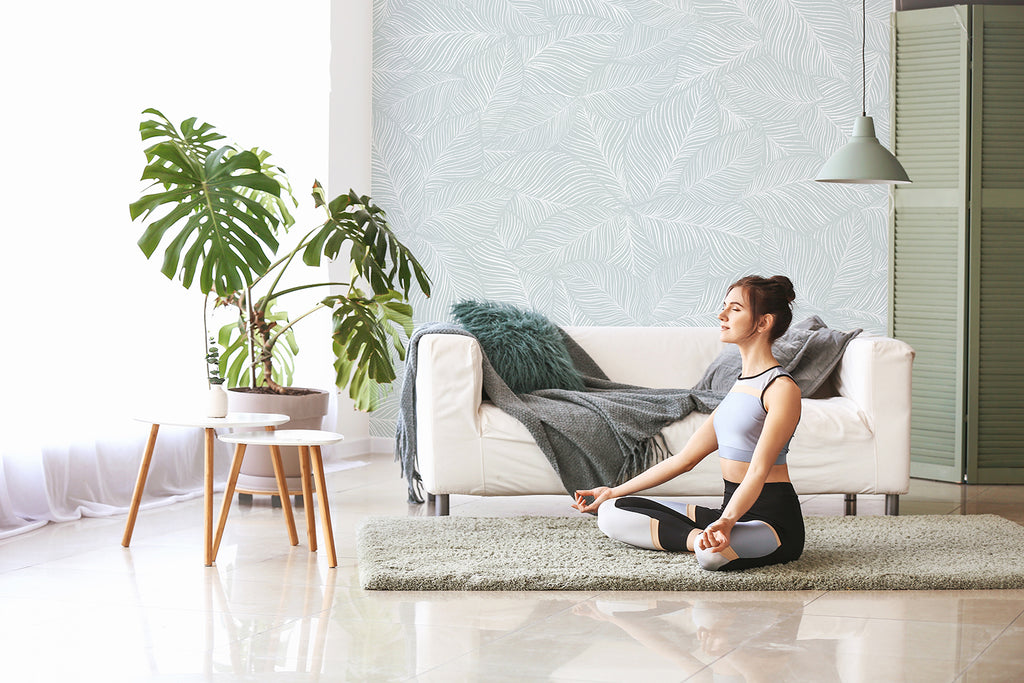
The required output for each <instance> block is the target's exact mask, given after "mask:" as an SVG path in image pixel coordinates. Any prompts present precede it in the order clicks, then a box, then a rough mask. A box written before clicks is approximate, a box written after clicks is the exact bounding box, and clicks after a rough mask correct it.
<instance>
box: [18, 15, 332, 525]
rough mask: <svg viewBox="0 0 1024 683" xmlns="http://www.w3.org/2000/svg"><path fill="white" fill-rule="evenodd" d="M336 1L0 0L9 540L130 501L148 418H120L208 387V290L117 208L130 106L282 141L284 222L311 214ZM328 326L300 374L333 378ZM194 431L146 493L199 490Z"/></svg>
mask: <svg viewBox="0 0 1024 683" xmlns="http://www.w3.org/2000/svg"><path fill="white" fill-rule="evenodd" d="M329 12H330V4H329V2H328V0H303V1H301V2H291V3H281V2H271V1H269V0H180V1H179V2H176V3H174V4H173V5H167V4H166V3H155V2H138V1H137V0H134V1H132V0H97V1H96V2H91V3H81V2H73V1H72V0H57V1H56V2H45V3H30V2H20V3H17V4H13V3H12V4H9V5H8V6H5V9H4V14H5V17H4V21H3V22H0V60H2V63H3V64H4V65H5V66H4V68H3V70H2V71H0V92H2V93H3V105H2V107H0V130H2V131H3V133H4V135H3V139H4V144H3V146H2V147H0V179H2V184H0V192H2V195H3V213H2V214H0V216H2V218H0V220H2V226H3V227H2V232H0V254H2V255H3V257H2V267H0V291H2V292H3V293H4V295H5V296H4V297H3V312H4V315H3V321H4V325H3V327H4V329H3V333H2V335H0V339H2V340H3V341H2V353H0V357H2V359H3V368H4V370H3V372H2V374H0V377H2V380H0V383H2V384H0V386H2V391H0V395H2V399H0V400H2V404H0V419H2V422H3V428H2V438H0V538H2V537H4V536H5V535H10V534H13V533H17V532H19V531H24V530H26V529H31V528H34V527H36V526H39V525H40V524H43V523H46V522H47V521H62V520H67V519H75V518H77V517H78V516H81V515H83V514H84V515H102V514H112V513H115V512H120V511H122V510H123V509H125V506H126V505H127V504H128V502H129V501H130V494H131V489H132V486H133V484H134V478H135V472H136V471H137V467H138V462H139V458H140V456H141V450H142V445H143V444H144V442H145V437H146V434H147V431H148V426H147V425H143V424H140V423H136V422H133V421H132V420H131V416H132V415H133V414H134V413H135V411H138V410H139V409H140V408H141V407H142V406H146V405H154V404H162V403H167V402H181V401H188V400H190V397H195V396H198V395H201V393H202V392H205V381H204V375H205V364H204V361H203V354H204V343H203V336H202V335H203V331H202V330H203V328H202V321H203V318H202V310H203V297H202V296H201V295H200V294H199V293H198V292H196V291H186V290H185V289H184V288H182V287H181V285H180V283H178V282H176V281H170V280H167V279H166V278H164V276H163V275H161V274H160V272H159V269H160V262H159V257H160V254H159V252H158V253H157V254H154V257H153V260H152V261H147V260H146V259H145V257H144V256H143V254H142V252H141V251H140V250H139V249H138V247H137V246H136V244H135V242H136V240H137V239H138V237H139V235H140V234H141V226H140V225H139V224H133V223H132V222H131V221H130V217H129V214H128V204H129V202H131V201H133V200H135V199H137V198H138V196H139V195H140V193H141V192H142V190H143V189H144V187H145V186H144V184H142V183H140V181H139V179H138V178H139V175H140V173H141V170H142V166H143V164H144V163H145V158H144V156H143V154H142V149H143V143H142V142H141V141H140V139H139V134H138V125H139V121H140V120H141V111H142V110H143V109H145V108H147V107H155V108H157V109H160V110H161V111H163V112H164V113H165V114H166V115H167V116H169V117H170V118H171V119H172V120H174V121H175V122H180V121H181V120H182V119H184V118H186V117H188V116H197V117H199V118H200V119H201V120H205V121H208V122H210V123H213V124H214V125H215V126H217V128H218V130H220V132H222V133H224V134H225V135H227V138H228V141H230V142H234V143H236V144H239V145H242V146H246V147H248V146H260V147H263V148H265V149H268V150H270V151H271V152H273V154H274V159H275V160H276V161H277V163H278V164H280V165H281V166H283V167H284V168H285V169H286V170H287V172H288V175H289V178H290V179H291V181H292V184H293V187H294V189H295V192H296V196H297V197H298V199H299V202H300V205H301V206H300V208H299V209H298V210H297V211H296V212H295V213H296V218H297V221H298V226H297V228H296V230H294V231H293V233H294V232H296V231H297V229H298V228H299V227H302V226H311V225H312V224H313V222H314V221H316V220H317V218H318V215H317V213H316V212H315V211H314V210H313V208H312V203H311V201H309V194H308V189H309V188H310V187H311V186H312V183H313V180H314V178H316V177H319V178H320V179H321V181H325V180H326V178H325V176H326V174H327V154H326V150H327V107H328V95H329V88H330V83H329V56H330V45H329V28H328V27H329ZM317 325H319V327H317ZM327 330H329V320H326V319H324V320H319V321H312V322H311V323H310V325H309V326H306V327H304V328H303V329H301V330H299V343H300V345H301V346H302V347H303V350H302V354H301V356H300V364H299V369H300V373H303V372H304V373H305V374H300V375H299V376H298V377H297V378H296V382H297V383H300V384H304V385H306V386H319V387H324V388H327V387H329V386H330V376H329V371H330V363H329V354H330V346H329V337H328V334H327V333H326V331H327ZM311 332H312V334H310V333H311ZM199 434H200V432H198V431H196V430H175V429H170V428H168V429H165V430H162V431H161V436H160V441H159V447H160V448H161V451H160V453H161V457H159V458H155V459H154V463H153V467H154V470H153V471H152V474H151V478H150V485H149V486H148V487H147V493H148V494H150V495H149V498H147V500H149V501H150V504H156V503H159V502H166V501H168V500H173V499H175V497H181V496H190V495H195V492H196V491H197V489H198V488H200V486H201V480H202V464H201V457H200V454H201V452H202V447H201V441H196V440H197V439H200V438H201V437H200V436H199ZM227 457H228V456H227V449H226V448H221V450H220V451H219V452H218V458H220V459H221V460H222V461H223V460H224V459H226V458H227ZM223 469H224V468H223V467H221V468H220V470H221V471H223Z"/></svg>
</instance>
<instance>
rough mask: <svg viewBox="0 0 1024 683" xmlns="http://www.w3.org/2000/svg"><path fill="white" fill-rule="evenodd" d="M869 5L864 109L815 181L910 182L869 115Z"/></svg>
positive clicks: (864, 35) (862, 70)
mask: <svg viewBox="0 0 1024 683" xmlns="http://www.w3.org/2000/svg"><path fill="white" fill-rule="evenodd" d="M866 5H867V2H866V0H861V6H860V12H861V42H860V74H861V107H860V116H858V117H857V118H856V119H854V121H853V136H852V137H851V138H850V141H849V142H848V143H846V144H845V145H843V146H842V147H840V148H839V149H838V150H836V152H835V154H833V155H832V156H831V157H830V158H829V160H828V161H826V162H825V165H824V166H822V167H821V171H819V172H818V177H817V178H815V180H817V181H818V182H821V183H858V184H869V183H876V184H880V183H909V182H910V178H909V177H907V172H906V171H905V170H903V166H902V165H901V164H900V162H899V161H897V160H896V157H894V156H893V155H892V153H891V152H889V150H887V149H886V148H885V147H883V146H882V144H881V143H880V142H879V141H878V138H876V137H875V122H874V120H873V119H872V118H871V117H870V116H868V115H867V64H866V59H865V56H864V53H865V47H866V42H867V20H866V14H867V8H866Z"/></svg>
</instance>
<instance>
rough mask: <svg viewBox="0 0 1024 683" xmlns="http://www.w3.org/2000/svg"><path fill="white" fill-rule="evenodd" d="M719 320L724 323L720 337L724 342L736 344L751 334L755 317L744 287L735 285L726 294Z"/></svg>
mask: <svg viewBox="0 0 1024 683" xmlns="http://www.w3.org/2000/svg"><path fill="white" fill-rule="evenodd" d="M718 320H719V322H720V323H721V324H722V326H721V332H720V334H719V337H718V338H719V339H721V340H722V341H723V342H726V343H730V344H735V343H737V342H739V341H741V340H743V339H746V338H747V337H749V336H750V333H751V332H752V331H753V327H754V317H753V315H752V314H751V311H750V305H749V302H748V300H747V292H746V290H745V289H744V288H743V287H733V288H732V289H730V290H729V293H728V294H726V295H725V301H724V302H723V303H722V312H721V313H719V314H718Z"/></svg>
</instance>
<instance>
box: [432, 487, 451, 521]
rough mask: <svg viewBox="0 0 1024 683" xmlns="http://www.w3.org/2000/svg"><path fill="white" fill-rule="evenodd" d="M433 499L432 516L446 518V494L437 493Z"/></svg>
mask: <svg viewBox="0 0 1024 683" xmlns="http://www.w3.org/2000/svg"><path fill="white" fill-rule="evenodd" d="M433 498H434V516H435V517H447V516H448V494H447V493H439V494H437V495H435V496H433Z"/></svg>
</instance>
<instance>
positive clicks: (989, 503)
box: [0, 455, 1024, 683]
mask: <svg viewBox="0 0 1024 683" xmlns="http://www.w3.org/2000/svg"><path fill="white" fill-rule="evenodd" d="M364 460H365V461H366V463H367V464H366V465H365V466H362V467H359V468H356V469H350V470H347V471H341V472H335V473H333V474H331V475H329V477H328V484H329V486H330V488H331V509H332V514H333V516H334V528H335V536H336V540H337V547H338V555H339V565H340V566H339V567H338V569H336V570H330V569H328V568H327V566H326V553H325V551H324V550H323V548H322V547H321V551H320V552H319V553H316V554H311V553H309V552H308V549H307V545H306V540H305V534H304V527H303V521H302V520H303V517H302V516H301V515H298V516H297V520H296V521H297V523H298V524H299V535H300V539H301V545H299V546H298V547H291V546H289V545H288V542H287V535H286V532H285V529H284V523H283V520H282V515H281V511H280V510H279V509H273V508H271V507H270V505H269V502H268V501H267V500H266V499H263V500H260V499H257V501H256V502H255V503H254V504H253V505H252V506H251V507H242V506H238V505H235V506H234V507H233V508H232V512H231V517H230V519H229V520H228V526H227V531H226V533H225V537H224V542H223V544H222V546H221V550H220V556H219V558H218V562H217V565H216V566H215V567H213V568H209V569H207V568H204V567H203V563H202V533H201V523H202V500H201V499H196V500H193V501H190V502H186V503H179V504H177V505H173V506H170V507H167V508H162V509H158V510H150V511H144V512H142V513H140V515H139V521H138V524H137V526H136V529H135V536H134V539H133V542H132V547H131V548H130V549H124V548H122V547H121V546H120V540H121V533H122V531H123V526H124V517H115V518H107V519H85V520H81V521H78V522H72V523H65V524H51V525H49V526H47V527H44V528H42V529H39V530H37V531H34V532H32V533H29V534H25V535H22V536H19V537H15V538H12V539H8V540H7V541H3V542H0V680H2V681H10V682H12V683H14V682H20V681H32V682H35V681H56V680H75V681H148V680H164V681H205V680H225V681H229V680H230V681H235V680H244V681H264V680H272V681H346V680H353V681H357V680H368V681H404V680H415V681H424V682H427V681H531V680H534V681H540V680H545V681H683V680H693V681H720V680H725V681H762V680H764V681H790V680H792V681H816V682H817V681H904V680H905V681H927V682H928V683H934V682H936V681H1020V680H1024V591H964V592H940V591H936V592H870V593H863V592H819V591H808V592H795V593H778V592H766V593H685V592H680V593H594V592H582V593H576V592H559V593H383V592H367V591H363V590H361V589H360V588H359V582H358V571H357V567H356V561H355V528H356V526H357V525H358V524H359V522H360V521H361V520H362V519H364V518H366V517H368V516H372V515H423V514H429V512H430V511H429V510H428V509H427V507H426V506H410V505H408V504H407V503H406V502H405V494H404V482H403V481H402V480H400V479H399V478H398V473H397V466H396V465H395V464H394V463H393V462H392V460H391V456H390V455H378V456H369V457H366V458H364ZM217 505H219V496H218V501H217ZM859 508H860V509H859V512H860V514H880V513H881V512H882V509H883V502H882V500H881V499H880V498H876V497H871V496H862V497H861V498H860V500H859ZM842 509H843V501H842V497H841V496H817V497H808V498H807V499H806V500H805V503H804V510H805V513H806V514H808V515H814V514H829V515H831V514H841V513H842ZM451 511H452V514H453V515H510V514H577V513H575V512H574V511H572V510H570V509H569V508H568V498H564V499H563V498H556V497H525V498H515V499H486V500H485V499H472V498H467V497H454V496H453V498H452V508H451ZM901 512H902V513H903V514H960V513H966V514H976V513H988V512H991V513H996V514H1000V515H1003V516H1005V517H1008V518H1010V519H1013V520H1015V521H1017V522H1018V523H1024V486H1016V487H998V486H979V487H959V486H954V485H949V484H938V483H934V482H927V481H920V480H914V482H913V484H912V486H911V492H910V494H909V495H907V496H905V497H904V498H903V499H902V502H901ZM965 542H969V539H967V540H965ZM321 546H322V543H321ZM581 561H586V558H581ZM1021 562H1022V570H1024V558H1022V560H1021Z"/></svg>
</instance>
